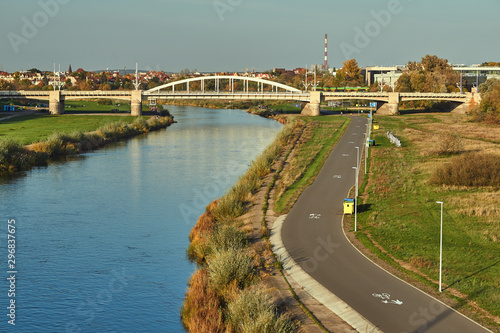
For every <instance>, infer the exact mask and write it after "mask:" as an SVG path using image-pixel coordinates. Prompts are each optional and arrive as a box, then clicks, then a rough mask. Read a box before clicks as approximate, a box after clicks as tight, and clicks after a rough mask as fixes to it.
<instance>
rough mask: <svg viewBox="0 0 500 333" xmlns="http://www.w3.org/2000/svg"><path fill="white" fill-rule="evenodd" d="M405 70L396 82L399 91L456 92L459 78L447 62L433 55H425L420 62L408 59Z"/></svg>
mask: <svg viewBox="0 0 500 333" xmlns="http://www.w3.org/2000/svg"><path fill="white" fill-rule="evenodd" d="M406 68H407V72H406V73H404V74H403V75H401V76H400V78H399V79H398V81H397V83H396V89H395V90H396V91H399V92H413V91H417V92H441V93H444V92H456V91H458V88H457V85H456V84H457V83H458V82H459V80H460V76H459V74H458V73H456V72H454V71H453V68H452V67H451V65H450V64H449V63H448V60H447V59H441V58H439V57H437V56H435V55H432V56H431V55H426V56H425V57H423V58H422V60H421V61H420V62H416V61H409V62H408V64H407V66H406Z"/></svg>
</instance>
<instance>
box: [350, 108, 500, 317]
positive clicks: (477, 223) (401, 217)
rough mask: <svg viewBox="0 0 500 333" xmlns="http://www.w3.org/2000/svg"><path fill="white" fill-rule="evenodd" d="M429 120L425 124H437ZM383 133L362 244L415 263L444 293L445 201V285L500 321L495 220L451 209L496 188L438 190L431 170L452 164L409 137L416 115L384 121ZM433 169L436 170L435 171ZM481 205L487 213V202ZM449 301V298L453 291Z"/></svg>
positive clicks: (363, 216)
mask: <svg viewBox="0 0 500 333" xmlns="http://www.w3.org/2000/svg"><path fill="white" fill-rule="evenodd" d="M433 118H434V117H433V116H422V117H421V119H420V123H427V122H435V121H437V120H436V119H433ZM377 121H378V122H379V124H380V125H381V130H380V131H376V132H375V133H374V136H375V141H376V144H377V146H375V147H371V148H370V150H371V156H372V157H371V161H370V165H371V169H370V174H371V176H370V177H371V180H370V181H369V182H368V183H369V185H368V187H367V192H368V195H369V197H368V201H367V204H368V205H369V208H368V209H367V210H366V211H361V212H359V213H358V230H360V231H359V232H358V235H357V237H358V239H359V240H360V241H361V242H362V243H363V244H364V245H365V246H366V247H368V248H370V249H371V250H372V251H374V252H375V253H376V254H377V255H379V257H381V258H382V259H384V260H386V261H388V262H389V263H391V264H393V265H394V266H398V265H397V264H396V263H394V262H393V261H392V260H387V255H385V254H383V253H382V252H380V251H377V250H374V246H373V244H372V243H371V241H370V239H369V238H368V237H367V235H368V234H370V235H371V237H372V238H373V239H374V240H375V241H376V242H377V243H378V244H380V245H381V246H382V247H383V248H384V249H385V250H386V251H387V252H388V253H389V254H390V256H392V257H394V258H396V259H398V260H402V261H404V262H407V263H410V264H411V265H413V266H414V267H416V268H417V269H418V270H419V271H420V272H422V273H423V274H425V275H427V276H428V277H429V279H427V278H426V279H424V280H426V281H425V283H426V284H428V285H430V286H432V287H433V288H435V289H437V285H436V283H435V282H432V281H431V280H434V281H437V280H438V278H439V277H438V265H439V231H440V205H439V204H437V203H436V201H444V203H445V204H444V222H443V223H444V236H443V249H444V250H443V282H444V284H445V285H448V286H450V287H452V288H454V289H456V290H458V291H459V292H461V293H463V294H465V295H467V297H468V299H469V300H471V301H474V302H477V304H479V306H481V307H482V308H484V309H486V310H487V311H489V312H490V313H492V314H493V315H495V316H500V279H499V276H500V246H499V244H498V238H499V235H500V226H499V223H498V219H497V218H495V217H494V216H469V215H464V214H460V213H459V212H458V209H459V208H461V207H456V205H455V206H453V205H452V204H451V202H452V200H453V199H454V198H457V197H462V196H465V195H470V194H471V193H483V192H488V191H491V189H488V188H458V189H457V188H451V187H449V188H446V187H440V186H434V185H430V183H429V178H430V174H429V172H426V171H425V170H427V169H426V168H424V167H423V166H425V165H427V163H436V161H438V162H439V163H446V162H447V161H448V160H449V158H442V157H440V158H439V159H438V158H434V159H431V158H426V157H423V156H422V155H421V154H420V151H419V150H418V149H417V147H416V146H415V145H414V144H413V143H412V142H411V141H410V140H409V139H408V138H407V137H405V134H404V132H403V130H404V128H406V127H413V128H414V127H415V126H418V125H416V116H411V117H410V116H408V117H407V116H404V117H378V118H377ZM385 130H391V131H392V132H393V133H395V134H396V135H397V136H398V137H399V138H400V139H401V141H402V143H403V148H396V147H395V146H394V145H392V144H390V142H389V141H388V140H387V138H386V137H385V134H382V133H385ZM429 169H431V168H429ZM475 205H478V206H480V205H481V202H476V203H475ZM445 293H447V294H448V295H449V291H448V290H446V289H445Z"/></svg>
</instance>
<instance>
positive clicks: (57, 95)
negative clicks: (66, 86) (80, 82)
mask: <svg viewBox="0 0 500 333" xmlns="http://www.w3.org/2000/svg"><path fill="white" fill-rule="evenodd" d="M49 112H50V114H63V113H64V96H63V95H61V91H60V90H54V91H51V92H50V93H49Z"/></svg>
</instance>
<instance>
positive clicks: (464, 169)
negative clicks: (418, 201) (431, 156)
mask: <svg viewBox="0 0 500 333" xmlns="http://www.w3.org/2000/svg"><path fill="white" fill-rule="evenodd" d="M429 182H430V183H431V184H437V185H456V186H471V187H482V186H497V187H498V186H500V156H497V155H490V154H484V153H467V154H463V155H461V156H458V157H455V158H453V159H452V160H451V161H450V162H449V163H447V164H445V165H443V166H441V167H439V168H438V169H437V170H436V171H435V172H434V173H433V175H432V176H431V178H430V180H429Z"/></svg>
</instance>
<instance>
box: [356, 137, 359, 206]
mask: <svg viewBox="0 0 500 333" xmlns="http://www.w3.org/2000/svg"><path fill="white" fill-rule="evenodd" d="M358 170H359V147H356V198H357V197H358Z"/></svg>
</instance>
